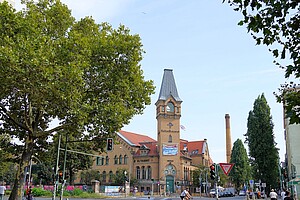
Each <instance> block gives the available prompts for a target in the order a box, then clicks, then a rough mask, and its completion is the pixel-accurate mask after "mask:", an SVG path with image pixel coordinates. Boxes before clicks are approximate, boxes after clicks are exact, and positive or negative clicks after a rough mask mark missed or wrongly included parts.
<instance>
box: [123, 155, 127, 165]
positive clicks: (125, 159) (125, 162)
mask: <svg viewBox="0 0 300 200" xmlns="http://www.w3.org/2000/svg"><path fill="white" fill-rule="evenodd" d="M124 164H125V165H127V164H128V157H127V155H125V156H124Z"/></svg>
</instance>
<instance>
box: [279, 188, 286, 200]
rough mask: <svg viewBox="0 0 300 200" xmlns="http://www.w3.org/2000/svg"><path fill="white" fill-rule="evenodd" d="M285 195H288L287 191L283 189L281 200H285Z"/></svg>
mask: <svg viewBox="0 0 300 200" xmlns="http://www.w3.org/2000/svg"><path fill="white" fill-rule="evenodd" d="M285 194H286V191H285V189H283V190H282V191H281V193H280V197H281V200H284V198H285Z"/></svg>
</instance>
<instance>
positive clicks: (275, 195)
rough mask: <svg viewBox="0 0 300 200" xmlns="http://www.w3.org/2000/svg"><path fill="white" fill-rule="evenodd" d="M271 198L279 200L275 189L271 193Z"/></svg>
mask: <svg viewBox="0 0 300 200" xmlns="http://www.w3.org/2000/svg"><path fill="white" fill-rule="evenodd" d="M270 198H271V200H276V199H277V193H276V192H274V189H272V190H271V192H270Z"/></svg>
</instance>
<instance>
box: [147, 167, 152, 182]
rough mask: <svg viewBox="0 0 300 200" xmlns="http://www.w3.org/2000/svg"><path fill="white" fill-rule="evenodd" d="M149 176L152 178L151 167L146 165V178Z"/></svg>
mask: <svg viewBox="0 0 300 200" xmlns="http://www.w3.org/2000/svg"><path fill="white" fill-rule="evenodd" d="M151 178H152V172H151V167H150V166H148V167H147V179H148V180H149V179H151Z"/></svg>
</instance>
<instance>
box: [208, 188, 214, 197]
mask: <svg viewBox="0 0 300 200" xmlns="http://www.w3.org/2000/svg"><path fill="white" fill-rule="evenodd" d="M209 194H210V196H212V197H214V196H215V195H216V190H215V189H211V190H210V192H209Z"/></svg>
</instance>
